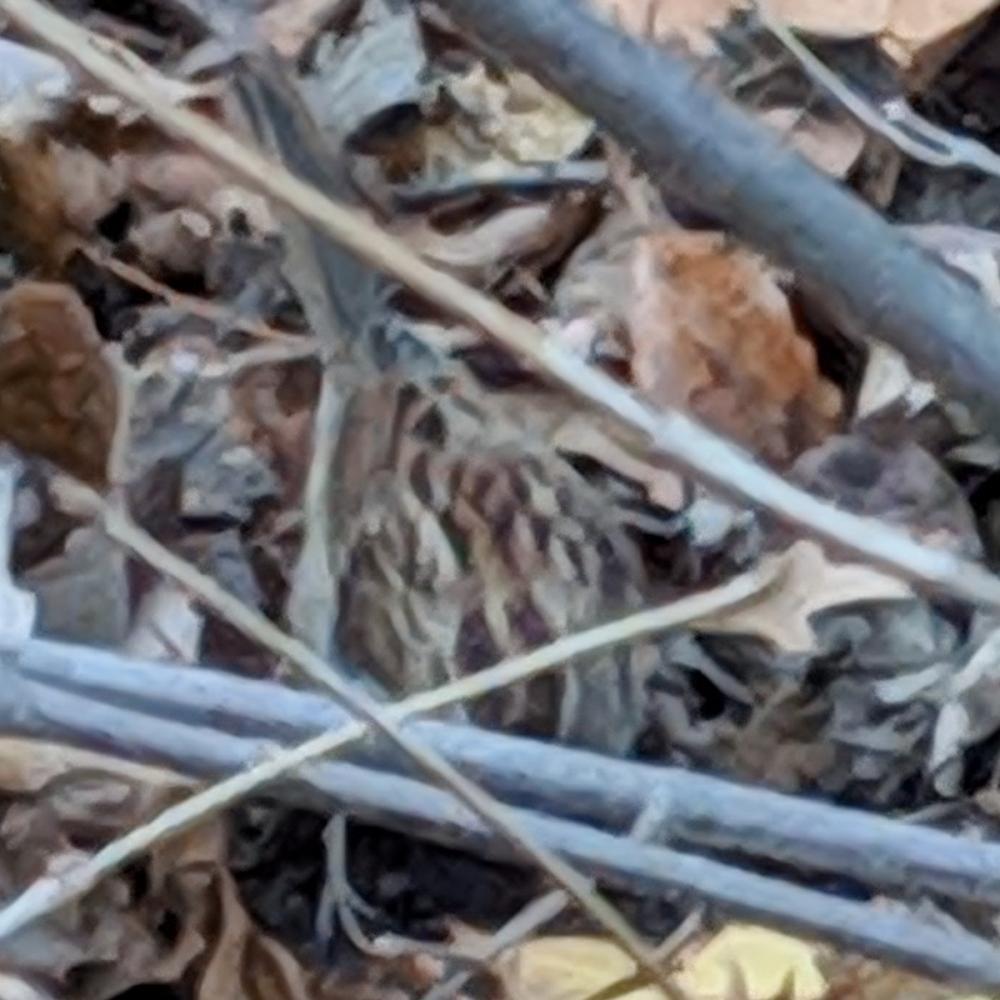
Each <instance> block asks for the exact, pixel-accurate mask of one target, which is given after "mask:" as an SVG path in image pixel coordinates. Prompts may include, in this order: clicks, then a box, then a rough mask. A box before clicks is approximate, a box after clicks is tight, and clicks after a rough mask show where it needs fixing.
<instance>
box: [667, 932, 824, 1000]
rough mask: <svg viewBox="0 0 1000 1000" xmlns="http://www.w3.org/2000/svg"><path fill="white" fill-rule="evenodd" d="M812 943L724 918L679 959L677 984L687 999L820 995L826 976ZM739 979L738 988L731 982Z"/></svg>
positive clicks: (794, 999) (809, 999)
mask: <svg viewBox="0 0 1000 1000" xmlns="http://www.w3.org/2000/svg"><path fill="white" fill-rule="evenodd" d="M819 957H820V949H819V947H818V946H817V945H814V944H810V943H808V942H806V941H802V940H800V939H799V938H793V937H789V936H787V935H785V934H779V933H778V932H777V931H772V930H768V929H767V928H766V927H756V926H753V925H752V924H730V925H729V926H727V927H724V928H723V929H722V930H721V931H719V933H718V934H716V935H715V936H714V937H713V938H711V939H710V940H709V941H708V942H707V943H706V944H703V945H701V946H700V947H698V949H697V951H696V952H695V953H694V954H693V955H692V956H691V957H690V958H689V959H688V960H687V961H686V962H684V964H683V968H682V969H681V971H680V973H679V974H678V977H677V979H678V984H679V985H680V987H681V988H682V989H683V990H686V991H687V994H688V995H689V996H690V998H691V1000H716V998H720V997H736V996H740V997H741V998H743V1000H774V998H776V997H779V996H780V997H786V998H787V1000H821V998H822V997H824V996H825V995H826V980H825V979H824V977H823V974H822V972H820V969H819V965H818V959H819ZM734 980H735V981H736V982H740V981H741V982H742V985H743V992H742V993H738V992H736V991H734V989H733V984H734Z"/></svg>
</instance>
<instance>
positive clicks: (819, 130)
mask: <svg viewBox="0 0 1000 1000" xmlns="http://www.w3.org/2000/svg"><path fill="white" fill-rule="evenodd" d="M760 118H761V120H762V121H765V122H767V124H768V125H770V126H771V127H772V128H775V129H777V130H778V131H779V132H780V133H781V134H782V135H783V136H784V137H785V140H786V141H787V142H788V143H789V144H790V145H792V146H794V147H795V148H796V149H797V150H798V151H799V152H800V153H801V154H802V155H803V156H804V157H806V159H808V160H810V161H811V162H812V163H813V164H814V165H815V166H817V167H819V168H820V170H823V171H825V172H826V173H828V174H829V175H830V176H831V177H838V178H843V177H846V176H847V174H848V172H849V171H850V169H851V168H852V167H853V166H854V164H855V163H857V161H858V157H859V156H861V153H862V150H864V148H865V140H866V136H865V131H864V129H862V128H861V126H860V125H858V123H857V122H856V121H854V120H853V119H852V118H850V117H849V116H848V115H846V114H842V115H840V116H839V117H838V118H837V119H832V118H821V117H819V116H818V115H815V114H805V113H803V111H802V110H801V109H800V108H793V107H776V108H770V109H769V110H767V111H764V112H761V114H760Z"/></svg>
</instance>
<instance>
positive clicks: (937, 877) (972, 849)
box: [0, 640, 1000, 905]
mask: <svg viewBox="0 0 1000 1000" xmlns="http://www.w3.org/2000/svg"><path fill="white" fill-rule="evenodd" d="M2 659H3V663H2V665H0V669H2V670H3V671H4V672H5V674H6V675H7V676H8V677H16V676H20V677H23V678H25V679H32V680H34V681H37V682H39V683H44V684H45V685H46V686H50V687H53V688H62V689H63V690H65V691H71V692H76V693H78V694H81V695H84V696H86V697H87V698H88V699H91V700H92V701H94V702H97V701H105V702H109V703H115V704H118V705H121V706H127V707H129V708H132V709H134V710H137V711H141V712H144V713H147V714H148V715H150V716H158V717H160V718H164V719H175V720H182V721H184V722H186V723H188V724H190V725H193V726H202V727H206V728H212V729H219V730H227V731H229V732H231V733H234V734H236V735H239V736H246V737H254V738H263V739H267V740H271V741H276V742H281V743H288V742H298V741H303V740H305V739H306V738H308V737H309V736H312V735H315V734H316V733H318V732H322V731H325V730H329V729H335V728H337V727H339V726H341V725H343V723H344V722H345V721H346V720H347V719H348V715H347V713H346V712H345V711H344V710H343V709H342V708H340V707H338V706H337V705H335V704H334V703H333V702H332V701H330V700H328V699H326V698H324V697H322V696H320V695H317V694H313V693H310V692H307V691H296V690H293V689H291V688H286V687H282V686H280V685H277V684H272V683H269V682H265V681H253V680H247V679H244V678H241V677H237V676H234V675H232V674H224V673H221V672H217V671H212V670H208V669H205V668H200V667H180V666H169V667H168V666H166V665H164V664H162V663H143V662H141V661H136V660H130V659H126V658H125V657H121V656H118V655H116V654H112V653H107V652H103V651H99V650H93V649H86V648H83V647H75V646H69V645H63V644H61V643H54V642H47V641H43V640H32V641H30V642H28V643H27V644H26V645H25V646H24V648H23V649H22V650H20V651H19V652H18V653H6V654H3V656H2ZM166 672H169V682H167V680H166V676H165V674H166ZM31 700H32V701H33V702H34V707H33V708H32V712H33V713H34V716H35V718H36V724H37V725H41V726H42V729H41V731H40V735H47V736H49V737H57V736H59V735H60V734H62V735H63V736H64V737H65V738H74V737H75V738H78V739H80V740H83V741H84V742H88V743H92V742H93V740H94V738H95V736H99V735H100V734H99V732H97V731H95V728H94V727H95V726H96V720H95V718H93V717H91V716H89V715H87V714H86V713H84V714H83V716H78V715H76V714H75V713H73V712H69V713H66V712H61V711H60V709H59V706H60V705H63V703H62V702H56V701H54V700H52V699H47V698H42V697H38V698H35V697H34V696H33V697H32V699H31ZM16 709H17V706H16V705H14V706H12V707H11V711H12V712H16ZM409 725H410V726H413V727H415V735H419V737H420V738H421V740H424V741H426V742H427V743H428V744H429V745H430V746H432V747H433V748H434V749H435V750H437V751H438V752H439V753H441V754H442V755H443V756H444V757H446V758H447V759H448V760H450V761H451V762H452V763H453V764H455V765H456V766H458V767H460V768H461V769H462V770H463V771H464V772H465V773H466V774H467V775H468V776H469V777H471V778H474V779H475V780H476V781H478V782H480V783H481V784H483V785H484V786H485V787H486V788H488V789H489V791H490V792H492V793H493V794H494V795H496V796H498V797H499V798H501V799H503V800H505V801H507V802H510V803H513V804H515V805H518V806H523V807H526V808H532V809H539V810H542V811H544V812H547V813H550V814H553V815H562V816H565V817H568V818H571V819H576V820H582V821H586V822H592V823H598V824H600V825H602V826H605V827H608V828H610V829H612V830H622V829H627V828H628V827H629V826H630V825H631V823H632V822H633V821H634V820H635V818H636V817H637V816H638V815H639V813H641V812H642V810H643V809H644V808H645V806H646V804H647V803H649V802H651V801H659V802H665V803H667V806H668V807H667V810H666V812H667V820H666V828H665V836H666V837H668V838H669V839H670V840H672V841H673V842H674V843H676V844H679V845H685V844H687V845H694V846H696V847H697V848H698V849H716V850H725V851H739V852H741V853H743V854H745V855H751V856H758V857H763V858H769V859H772V860H775V861H778V862H782V863H787V864H791V865H795V866H799V867H803V868H807V869H813V870H819V871H828V872H834V873H838V874H841V875H846V876H851V877H854V878H856V879H859V880H860V881H862V882H864V883H865V884H867V885H871V886H881V887H889V888H895V889H897V890H898V889H904V890H908V891H935V892H940V893H942V894H945V895H948V896H953V897H956V898H962V899H969V900H974V901H979V902H984V903H989V904H992V905H997V904H1000V845H995V844H990V843H984V842H982V841H976V840H972V839H967V838H961V837H956V836H952V835H950V834H947V833H943V832H940V831H938V830H933V829H929V828H927V827H921V826H918V825H915V824H908V823H900V822H897V821H894V820H889V819H885V818H882V817H879V816H874V815H872V814H870V813H865V812H860V811H857V810H850V809H842V808H839V807H836V806H832V805H829V804H826V803H824V802H819V801H811V800H808V799H803V798H797V797H794V796H788V795H781V794H778V793H775V792H770V791H766V790H764V789H759V788H753V787H749V786H743V785H738V784H735V783H732V782H727V781H722V780H719V779H717V778H710V777H707V776H705V775H700V774H696V773H692V772H688V771H683V770H680V769H677V768H658V767H652V766H649V765H643V764H637V763H634V762H630V761H623V760H616V759H612V758H608V757H602V756H599V755H597V754H591V753H587V752H584V751H579V750H572V749H569V748H566V747H560V746H555V745H550V744H546V743H539V742H535V741H533V740H527V739H519V738H517V737H513V736H508V735H505V734H502V733H493V732H486V731H483V730H479V729H475V728H472V727H468V726H459V725H450V724H445V723H441V722H433V721H429V720H421V721H414V722H412V723H409ZM46 727H47V728H46ZM111 735H112V736H114V738H115V739H116V741H118V742H116V743H115V747H116V749H117V752H123V751H127V752H129V753H130V755H133V756H137V757H140V758H141V757H142V756H143V744H142V743H141V741H140V743H139V744H137V745H136V746H135V747H132V748H130V747H128V746H123V745H121V743H120V740H121V738H122V736H121V734H111ZM349 756H350V758H351V759H352V760H354V761H356V762H361V763H365V764H371V765H373V766H377V767H381V768H386V767H391V768H392V769H393V770H403V769H404V768H405V766H406V765H405V762H402V761H401V760H400V758H399V756H398V755H397V754H395V753H394V752H393V751H392V750H391V749H389V748H386V747H385V746H384V745H380V744H378V743H376V742H366V743H364V744H356V745H354V746H353V747H351V749H350V752H349ZM196 764H197V761H195V760H193V759H187V760H186V761H185V768H186V769H187V770H189V771H191V770H194V771H196V772H197V773H204V774H215V773H217V769H215V768H214V767H212V766H206V769H205V770H203V771H199V770H198V769H197V767H196V766H195V765H196Z"/></svg>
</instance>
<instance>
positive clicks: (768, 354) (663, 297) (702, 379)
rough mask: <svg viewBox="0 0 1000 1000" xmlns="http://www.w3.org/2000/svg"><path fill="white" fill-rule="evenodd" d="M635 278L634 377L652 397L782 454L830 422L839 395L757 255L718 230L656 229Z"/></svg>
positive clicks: (636, 262) (641, 249)
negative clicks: (709, 231) (712, 231)
mask: <svg viewBox="0 0 1000 1000" xmlns="http://www.w3.org/2000/svg"><path fill="white" fill-rule="evenodd" d="M632 279H633V291H634V297H633V301H632V306H631V308H630V316H629V328H630V334H631V340H632V350H633V355H632V376H633V379H634V381H635V384H636V385H637V386H638V387H639V389H641V390H642V392H643V393H644V394H645V395H646V396H647V397H648V398H650V399H651V400H652V401H653V402H656V403H658V404H660V405H666V406H676V407H681V408H684V409H687V410H689V411H691V412H692V413H694V414H695V415H696V416H698V417H700V418H701V419H703V420H705V421H706V422H708V423H709V424H711V425H713V426H714V427H715V428H716V429H718V430H720V431H722V432H724V433H726V434H729V435H730V436H732V437H734V438H736V439H737V440H739V441H741V442H742V443H744V444H746V445H748V446H750V447H751V448H753V449H754V450H755V451H757V452H759V453H761V454H763V455H765V456H767V457H769V458H771V459H773V460H778V461H781V460H785V459H787V458H789V457H790V456H791V455H793V454H794V453H795V452H796V451H797V450H798V449H799V448H801V447H803V446H804V445H806V444H809V443H810V442H813V441H815V440H816V439H818V438H821V437H822V436H823V434H824V433H826V432H828V431H829V430H830V429H831V428H832V425H833V421H834V420H835V418H836V416H837V415H838V413H839V411H840V394H839V392H838V391H837V389H836V388H835V387H834V386H832V385H831V384H830V383H829V382H827V381H826V379H824V378H823V377H822V375H820V373H819V370H818V367H817V363H816V354H815V350H814V348H813V346H812V343H811V342H810V341H809V340H808V339H807V338H806V337H805V336H803V334H802V333H801V332H800V331H799V329H798V328H797V326H796V324H795V320H794V318H793V316H792V312H791V309H790V308H789V305H788V301H787V299H786V298H785V295H784V293H783V292H782V291H781V289H780V288H779V287H778V284H777V282H776V281H775V278H774V277H773V275H772V273H771V271H770V270H769V269H768V267H767V266H766V264H765V263H764V261H763V260H762V259H761V258H760V257H758V256H756V255H755V254H752V253H750V252H749V251H748V250H746V249H744V248H743V247H740V246H738V245H736V244H734V243H732V242H731V241H729V240H727V239H726V238H725V237H724V236H722V235H721V234H718V233H696V232H686V231H674V232H659V233H654V234H651V235H649V236H646V237H644V238H643V239H641V240H639V241H638V243H637V245H636V249H635V253H634V256H633V268H632Z"/></svg>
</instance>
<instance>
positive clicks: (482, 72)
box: [445, 63, 594, 163]
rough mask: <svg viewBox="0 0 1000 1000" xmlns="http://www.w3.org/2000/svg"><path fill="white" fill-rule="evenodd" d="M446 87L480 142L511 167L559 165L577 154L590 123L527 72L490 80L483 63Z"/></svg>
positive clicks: (588, 133) (591, 124)
mask: <svg viewBox="0 0 1000 1000" xmlns="http://www.w3.org/2000/svg"><path fill="white" fill-rule="evenodd" d="M445 87H446V89H447V90H448V92H449V93H450V94H451V96H452V97H453V98H454V99H455V101H456V102H457V103H458V104H459V106H460V107H461V108H462V110H463V111H464V112H465V113H466V114H467V115H470V116H471V117H472V118H473V119H474V120H475V122H476V126H477V129H478V131H479V132H480V134H481V135H482V136H483V138H485V139H487V140H488V141H489V142H490V144H491V145H492V146H493V147H494V149H495V150H496V152H497V153H498V154H499V155H500V156H501V157H503V158H505V159H507V160H508V161H510V162H512V163H538V162H550V161H559V160H563V159H565V158H566V157H567V156H572V155H573V154H574V153H576V152H578V151H579V150H580V149H581V148H582V146H583V145H584V144H585V143H586V142H587V140H588V139H589V138H590V136H591V135H592V134H593V131H594V123H593V122H592V121H591V120H590V119H589V118H585V117H584V116H583V115H581V114H580V113H579V112H578V111H577V110H576V109H575V108H573V106H572V105H570V104H568V103H567V102H566V101H564V100H563V99H562V98H561V97H558V96H557V95H556V94H553V93H552V92H551V91H548V90H546V89H545V88H544V87H543V86H542V85H541V84H540V83H538V82H537V81H536V80H535V79H534V78H533V77H531V76H529V75H528V74H527V73H520V72H516V71H512V72H510V73H508V74H506V76H504V77H503V78H497V77H494V76H492V75H491V74H490V73H489V72H488V71H487V69H486V67H485V65H484V64H483V63H477V64H476V65H475V66H474V67H473V68H472V69H471V70H469V71H468V72H467V73H465V74H462V75H457V74H456V75H453V76H451V77H449V78H448V79H447V80H446V81H445Z"/></svg>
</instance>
